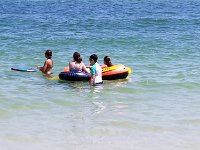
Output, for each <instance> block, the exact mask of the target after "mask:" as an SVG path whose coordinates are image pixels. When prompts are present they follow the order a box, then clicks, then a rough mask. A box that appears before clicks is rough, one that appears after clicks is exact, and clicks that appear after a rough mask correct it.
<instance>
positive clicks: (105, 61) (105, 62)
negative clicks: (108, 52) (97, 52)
mask: <svg viewBox="0 0 200 150" xmlns="http://www.w3.org/2000/svg"><path fill="white" fill-rule="evenodd" d="M104 64H105V65H106V66H107V67H111V66H112V65H113V64H112V62H111V59H110V57H109V56H105V57H104Z"/></svg>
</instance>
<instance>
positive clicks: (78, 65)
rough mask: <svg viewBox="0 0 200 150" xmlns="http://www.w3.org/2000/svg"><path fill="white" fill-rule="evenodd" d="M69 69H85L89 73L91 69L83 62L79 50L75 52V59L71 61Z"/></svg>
mask: <svg viewBox="0 0 200 150" xmlns="http://www.w3.org/2000/svg"><path fill="white" fill-rule="evenodd" d="M69 70H70V71H73V72H74V71H75V72H77V71H84V72H87V73H89V71H88V70H87V69H86V66H85V64H84V63H83V62H82V58H81V55H80V53H79V52H74V54H73V61H71V62H70V63H69Z"/></svg>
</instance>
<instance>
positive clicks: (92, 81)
mask: <svg viewBox="0 0 200 150" xmlns="http://www.w3.org/2000/svg"><path fill="white" fill-rule="evenodd" d="M95 72H96V69H95V67H94V66H92V67H91V71H90V73H91V77H90V81H89V84H90V85H94V81H95V76H96V74H95Z"/></svg>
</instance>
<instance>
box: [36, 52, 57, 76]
mask: <svg viewBox="0 0 200 150" xmlns="http://www.w3.org/2000/svg"><path fill="white" fill-rule="evenodd" d="M45 57H46V60H45V62H44V65H43V67H40V66H38V67H37V68H38V69H39V70H40V71H41V72H43V73H44V74H46V75H50V74H51V73H52V72H51V70H52V68H53V60H52V50H49V49H48V50H46V52H45Z"/></svg>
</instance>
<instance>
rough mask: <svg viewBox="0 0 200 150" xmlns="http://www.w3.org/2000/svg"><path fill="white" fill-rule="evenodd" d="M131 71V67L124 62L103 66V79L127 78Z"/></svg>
mask: <svg viewBox="0 0 200 150" xmlns="http://www.w3.org/2000/svg"><path fill="white" fill-rule="evenodd" d="M130 73H131V69H130V68H128V67H126V66H124V65H122V64H118V65H114V66H111V67H103V68H102V79H103V80H117V79H126V78H127V76H128V75H129V74H130Z"/></svg>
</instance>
